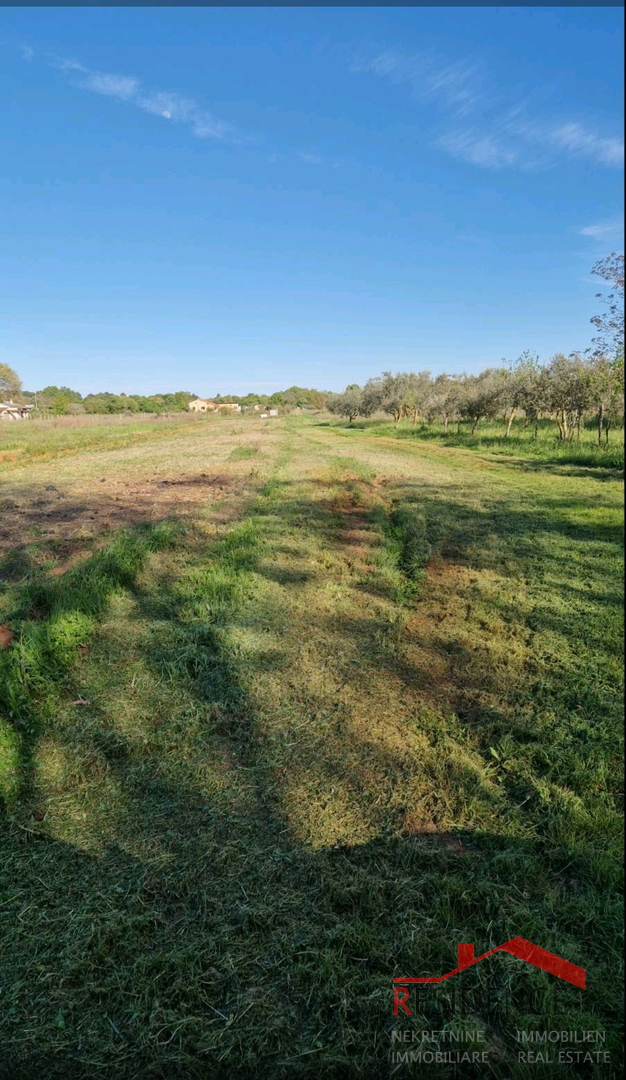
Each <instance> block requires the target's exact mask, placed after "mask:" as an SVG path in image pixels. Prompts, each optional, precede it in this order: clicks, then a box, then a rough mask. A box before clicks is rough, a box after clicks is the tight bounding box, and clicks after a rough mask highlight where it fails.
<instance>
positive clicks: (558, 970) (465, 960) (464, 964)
mask: <svg viewBox="0 0 626 1080" xmlns="http://www.w3.org/2000/svg"><path fill="white" fill-rule="evenodd" d="M497 952H506V953H509V954H510V955H511V956H516V957H517V958H518V960H525V961H526V963H527V964H533V965H534V967H538V968H540V969H541V970H542V971H547V972H548V973H549V974H550V975H556V977H557V978H558V979H564V980H565V981H566V982H569V983H572V985H573V986H578V987H580V989H581V990H584V989H585V987H586V978H587V977H586V972H585V969H584V968H581V967H578V965H577V964H572V963H571V962H570V961H569V960H564V959H563V957H562V956H557V955H556V953H551V952H548V950H547V949H542V948H541V947H540V946H539V945H533V943H532V941H526V938H523V937H514V938H511V940H510V941H505V943H504V945H498V946H497V948H495V949H490V950H489V952H486V953H483V954H482V956H474V946H473V945H459V946H458V965H457V967H455V968H454V969H453V970H452V971H448V972H446V974H445V975H437V976H433V977H430V978H416V979H409V978H401V977H400V978H396V979H394V980H393V982H394V988H393V1011H394V1015H395V1016H397V1015H398V1006H400V1007H401V1008H402V1009H403V1010H404V1012H405V1013H407V1014H408V1015H410V1013H409V1010H408V1009H407V1006H406V1004H405V1002H406V1000H407V998H408V996H409V985H412V984H415V983H420V984H424V983H440V982H444V981H445V980H446V979H451V978H452V976H453V975H458V974H459V972H461V971H465V970H466V969H467V968H470V967H473V966H474V964H479V963H480V961H481V960H486V959H487V957H488V956H493V955H494V953H497Z"/></svg>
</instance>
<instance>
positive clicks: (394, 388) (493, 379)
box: [326, 254, 624, 443]
mask: <svg viewBox="0 0 626 1080" xmlns="http://www.w3.org/2000/svg"><path fill="white" fill-rule="evenodd" d="M592 273H594V274H597V275H598V276H599V277H601V278H603V279H604V280H605V281H607V282H609V284H610V286H611V289H612V291H611V293H610V294H609V295H608V296H606V295H603V294H602V293H597V294H596V295H597V298H599V299H601V300H602V301H603V303H604V311H603V312H602V314H600V315H595V316H594V317H593V318H592V319H591V323H592V324H593V326H594V327H595V329H596V336H595V337H594V339H593V342H592V346H591V348H589V349H588V350H587V351H586V352H585V353H578V352H575V353H570V354H569V355H568V356H565V355H564V354H563V353H557V354H556V355H555V356H553V357H552V358H551V359H550V360H549V361H548V362H547V363H543V364H542V363H541V362H540V361H539V358H538V357H537V356H536V355H534V354H532V353H530V352H525V353H523V354H522V356H520V357H519V359H517V360H516V361H514V362H513V363H507V362H506V361H503V363H502V366H500V367H493V368H487V369H486V370H485V371H482V372H481V373H480V374H479V375H465V374H462V375H445V374H442V375H437V376H436V377H435V378H433V377H432V375H431V373H430V372H429V371H420V372H417V373H416V372H410V371H409V372H398V373H397V374H395V375H394V374H393V373H392V372H391V371H385V372H383V374H382V375H379V376H377V377H376V378H373V379H369V380H368V382H367V383H366V384H365V386H363V387H361V386H359V385H358V384H356V383H352V384H351V385H350V386H347V387H346V389H345V390H344V392H343V393H342V394H333V395H331V396H330V397H329V398H328V400H327V403H326V404H327V408H328V409H330V411H331V412H333V413H335V414H337V415H339V416H345V417H346V418H347V419H348V421H349V422H350V423H352V422H353V421H354V420H356V418H357V417H359V416H362V417H367V416H372V415H373V414H374V413H377V412H383V413H386V414H387V415H388V416H391V417H393V420H394V421H395V423H396V424H399V423H400V421H401V420H402V419H403V418H410V419H411V421H412V423H413V424H414V425H415V424H417V422H418V421H421V422H426V423H430V422H432V421H435V420H438V421H441V422H442V423H443V426H444V431H446V432H447V430H448V425H449V424H450V423H455V422H456V423H457V424H458V425H460V424H461V423H462V422H463V421H469V422H471V425H472V427H471V430H472V434H474V433H475V432H476V429H477V428H478V425H479V424H480V423H481V422H482V421H484V420H495V419H498V418H500V419H501V420H502V423H503V432H504V435H505V436H507V437H508V436H509V434H510V432H511V426H512V424H513V421H514V419H515V417H516V416H519V415H523V417H524V423H525V425H526V426H527V425H533V427H534V431H535V435H536V434H537V427H538V423H539V420H540V419H543V418H548V417H550V418H552V419H553V420H554V422H555V423H556V425H557V429H558V437H559V439H560V440H567V439H572V438H574V437H576V438H580V432H581V427H582V425H583V423H584V422H585V421H586V420H587V419H588V418H589V417H590V416H594V417H596V418H597V432H598V442H599V443H601V441H602V435H603V432H604V437H605V440H606V441H607V442H608V439H609V429H610V426H611V423H612V422H613V421H615V420H616V419H618V420H623V415H624V256H623V255H615V254H612V255H609V256H608V257H607V258H606V259H603V260H601V261H600V262H598V263H596V265H595V266H594V267H593V270H592Z"/></svg>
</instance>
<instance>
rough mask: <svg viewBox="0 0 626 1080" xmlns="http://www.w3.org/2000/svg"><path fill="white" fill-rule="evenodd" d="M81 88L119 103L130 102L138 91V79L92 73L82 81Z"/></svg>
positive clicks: (100, 72) (97, 72) (127, 76)
mask: <svg viewBox="0 0 626 1080" xmlns="http://www.w3.org/2000/svg"><path fill="white" fill-rule="evenodd" d="M81 86H83V87H84V88H85V90H93V91H94V93H95V94H104V95H105V97H113V98H117V99H118V100H119V101H130V99H131V98H133V97H135V95H136V93H137V90H138V89H139V79H135V78H133V77H132V76H131V75H108V74H106V73H105V72H102V71H94V72H92V73H90V74H89V75H87V76H86V78H85V79H83V80H82V82H81Z"/></svg>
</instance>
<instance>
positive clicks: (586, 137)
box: [437, 109, 624, 169]
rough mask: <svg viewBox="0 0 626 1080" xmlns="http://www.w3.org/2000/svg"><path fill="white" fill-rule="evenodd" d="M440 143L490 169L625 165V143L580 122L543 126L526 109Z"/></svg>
mask: <svg viewBox="0 0 626 1080" xmlns="http://www.w3.org/2000/svg"><path fill="white" fill-rule="evenodd" d="M437 145H438V146H440V147H442V149H444V150H446V151H447V152H448V153H449V154H451V155H452V156H453V157H456V158H460V159H462V160H464V161H469V162H470V163H471V164H473V165H478V166H480V167H482V168H485V169H501V168H504V167H515V168H521V169H537V168H547V167H550V166H551V165H553V164H555V163H556V162H557V161H558V159H559V158H562V157H565V158H584V159H586V160H587V161H590V162H592V163H593V164H595V165H603V166H609V167H616V166H619V165H621V164H623V161H624V143H623V141H622V140H621V139H618V138H611V137H607V136H604V135H601V134H598V133H595V132H593V131H591V130H590V128H588V127H585V126H584V125H583V124H582V123H579V122H574V121H571V122H566V123H560V124H553V123H552V124H551V123H539V122H537V121H534V120H529V119H527V118H525V117H524V116H523V115H522V113H521V110H520V109H515V110H513V111H512V112H510V113H508V114H505V115H504V116H503V117H501V118H499V119H497V120H494V121H493V123H492V124H491V125H490V126H489V127H486V128H482V129H476V128H468V129H465V130H463V131H454V132H451V133H446V134H445V135H442V136H440V137H439V138H438V139H437Z"/></svg>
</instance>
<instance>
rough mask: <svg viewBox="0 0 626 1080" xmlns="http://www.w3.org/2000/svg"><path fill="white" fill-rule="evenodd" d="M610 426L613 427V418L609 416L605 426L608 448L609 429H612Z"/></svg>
mask: <svg viewBox="0 0 626 1080" xmlns="http://www.w3.org/2000/svg"><path fill="white" fill-rule="evenodd" d="M610 426H611V417H610V416H607V418H606V422H605V425H604V435H605V438H606V445H607V446H608V445H609V428H610Z"/></svg>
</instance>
